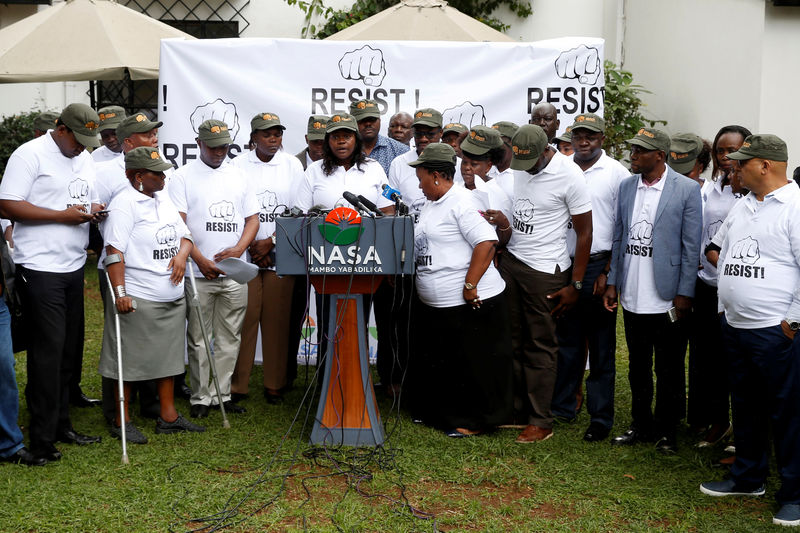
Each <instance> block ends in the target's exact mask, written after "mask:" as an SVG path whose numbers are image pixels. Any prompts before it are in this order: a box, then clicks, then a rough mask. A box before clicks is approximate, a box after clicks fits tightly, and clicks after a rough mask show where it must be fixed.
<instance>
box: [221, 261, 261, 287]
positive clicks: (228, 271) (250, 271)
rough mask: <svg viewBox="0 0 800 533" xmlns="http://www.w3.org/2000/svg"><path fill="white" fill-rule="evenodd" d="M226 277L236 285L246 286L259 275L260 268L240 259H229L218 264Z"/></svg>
mask: <svg viewBox="0 0 800 533" xmlns="http://www.w3.org/2000/svg"><path fill="white" fill-rule="evenodd" d="M217 266H218V267H219V268H220V269H221V270H222V271H223V272H225V275H226V276H228V277H229V278H231V279H232V280H233V281H235V282H236V283H241V284H242V285H244V284H245V283H247V282H248V281H250V280H251V279H253V278H254V277H256V275H257V274H258V267H257V266H256V265H254V264H253V263H248V262H247V261H244V260H242V259H239V258H238V257H228V258H225V259H223V260H222V261H220V262H219V263H217Z"/></svg>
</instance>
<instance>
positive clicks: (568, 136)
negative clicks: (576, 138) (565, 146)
mask: <svg viewBox="0 0 800 533" xmlns="http://www.w3.org/2000/svg"><path fill="white" fill-rule="evenodd" d="M556 140H557V141H561V142H565V143H568V142H571V141H572V126H567V129H565V130H564V133H562V134H561V135H559V136H558V137H556Z"/></svg>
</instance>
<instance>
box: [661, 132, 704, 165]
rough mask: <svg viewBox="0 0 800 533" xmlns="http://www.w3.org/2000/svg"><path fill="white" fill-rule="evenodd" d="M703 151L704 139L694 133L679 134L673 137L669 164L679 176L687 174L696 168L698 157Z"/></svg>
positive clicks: (668, 159)
mask: <svg viewBox="0 0 800 533" xmlns="http://www.w3.org/2000/svg"><path fill="white" fill-rule="evenodd" d="M702 151H703V139H701V138H700V137H698V136H697V135H695V134H694V133H679V134H677V135H673V136H672V140H671V143H670V145H669V157H668V158H667V164H668V165H669V167H670V168H671V169H672V170H674V171H675V172H677V173H678V174H686V173H687V172H689V171H690V170H692V168H694V162H695V161H697V156H698V155H700V152H702Z"/></svg>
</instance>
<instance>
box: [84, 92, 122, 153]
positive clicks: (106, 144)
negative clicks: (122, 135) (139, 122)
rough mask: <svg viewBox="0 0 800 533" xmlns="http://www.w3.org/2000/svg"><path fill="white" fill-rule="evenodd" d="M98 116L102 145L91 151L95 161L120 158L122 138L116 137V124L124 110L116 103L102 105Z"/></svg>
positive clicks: (120, 119)
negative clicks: (106, 105)
mask: <svg viewBox="0 0 800 533" xmlns="http://www.w3.org/2000/svg"><path fill="white" fill-rule="evenodd" d="M97 116H99V117H100V127H99V128H98V129H99V130H100V140H101V141H102V142H103V146H101V147H100V148H98V149H97V150H95V151H94V152H92V159H94V161H95V163H102V162H103V161H111V160H112V159H116V158H122V157H123V153H122V139H119V138H117V126H119V123H120V122H122V120H123V119H124V118H125V110H124V109H123V108H121V107H120V106H118V105H110V106H108V107H103V108H101V109H99V110H98V111H97Z"/></svg>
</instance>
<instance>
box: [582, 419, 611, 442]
mask: <svg viewBox="0 0 800 533" xmlns="http://www.w3.org/2000/svg"><path fill="white" fill-rule="evenodd" d="M610 432H611V428H607V427H606V426H604V425H603V424H599V423H597V422H592V423H590V424H589V427H588V428H586V433H584V434H583V440H585V441H586V442H597V441H600V440H605V439H606V438H608V434H609V433H610Z"/></svg>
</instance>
